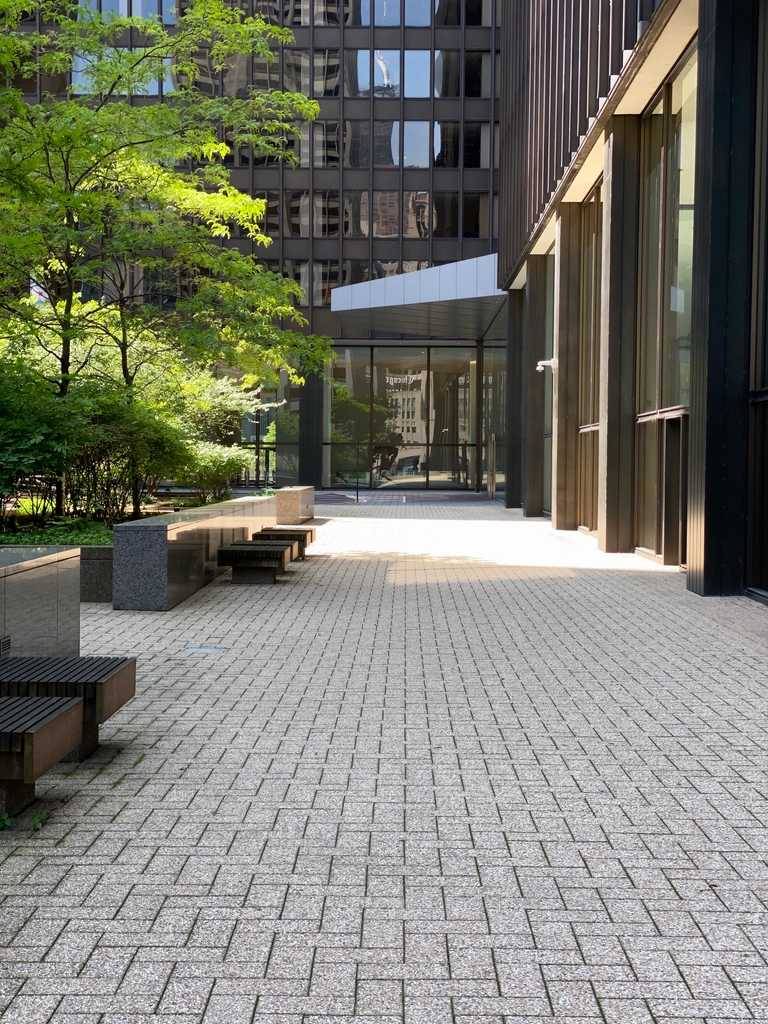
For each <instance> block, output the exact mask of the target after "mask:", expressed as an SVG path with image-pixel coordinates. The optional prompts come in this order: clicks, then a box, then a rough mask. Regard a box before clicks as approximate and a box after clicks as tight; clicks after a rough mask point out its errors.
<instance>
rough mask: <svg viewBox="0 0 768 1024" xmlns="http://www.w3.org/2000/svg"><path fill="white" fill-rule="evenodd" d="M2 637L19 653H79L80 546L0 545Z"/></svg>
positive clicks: (32, 655) (39, 654)
mask: <svg viewBox="0 0 768 1024" xmlns="http://www.w3.org/2000/svg"><path fill="white" fill-rule="evenodd" d="M264 525H265V526H271V525H274V524H272V523H265V524H264ZM0 637H10V641H11V651H12V652H13V654H15V655H17V656H20V655H23V656H24V657H27V656H28V657H41V656H43V655H77V654H79V653H80V548H78V547H65V546H62V545H54V546H50V545H28V546H27V545H23V544H9V545H8V546H0Z"/></svg>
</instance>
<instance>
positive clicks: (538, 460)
mask: <svg viewBox="0 0 768 1024" xmlns="http://www.w3.org/2000/svg"><path fill="white" fill-rule="evenodd" d="M546 317H547V257H546V256H531V257H529V259H528V262H527V280H526V283H525V306H524V313H523V360H522V367H521V375H520V376H521V380H522V386H523V473H522V478H523V487H522V491H523V493H522V505H523V515H526V516H540V515H542V514H543V512H544V374H543V373H537V371H536V364H537V363H538V362H539V360H540V359H544V358H546V354H545V334H546Z"/></svg>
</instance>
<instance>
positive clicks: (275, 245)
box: [211, 0, 501, 483]
mask: <svg viewBox="0 0 768 1024" xmlns="http://www.w3.org/2000/svg"><path fill="white" fill-rule="evenodd" d="M254 2H255V6H254V10H255V12H256V13H258V14H261V15H262V17H264V18H265V19H268V20H269V21H270V22H272V23H276V24H281V25H283V26H285V27H288V28H290V29H291V31H292V32H293V33H294V40H293V42H292V43H291V45H290V46H287V47H285V48H283V49H278V50H276V51H275V60H274V61H273V62H272V63H267V62H266V61H265V60H263V59H262V60H256V61H254V62H253V68H252V69H249V68H247V67H246V68H241V67H239V66H238V67H237V68H236V69H234V70H233V71H232V72H229V73H228V77H227V81H226V82H224V81H221V82H220V83H219V86H218V87H219V88H226V89H227V90H228V91H231V90H234V91H236V92H238V94H239V91H240V90H241V89H242V87H243V84H244V83H246V84H247V80H248V75H250V76H251V80H252V82H253V83H254V84H255V85H256V86H257V87H259V88H284V89H289V90H292V91H295V92H301V93H302V94H304V95H306V96H310V97H312V98H314V99H316V100H317V101H318V103H319V105H320V114H319V117H318V118H317V120H316V121H315V122H314V123H313V124H312V125H310V126H307V125H305V126H303V128H302V134H303V137H302V138H301V139H299V140H296V141H294V142H292V143H291V144H290V149H291V151H292V152H293V154H294V156H295V158H296V159H295V164H294V165H289V164H288V163H282V162H280V161H277V160H275V159H273V158H271V157H268V156H265V155H263V154H260V153H257V152H250V151H247V150H246V151H244V152H242V153H237V154H232V155H231V157H229V158H228V160H227V162H228V164H229V165H230V166H231V168H232V174H233V181H234V182H235V183H236V184H237V185H238V187H240V188H243V189H244V190H246V191H251V192H253V193H258V194H260V195H263V196H265V197H266V198H267V201H268V214H267V220H266V223H265V228H266V230H265V234H267V235H268V236H269V237H270V238H271V239H272V244H271V246H269V248H268V249H264V248H258V249H256V255H257V256H258V257H259V258H260V259H262V260H263V261H264V263H265V264H268V265H269V266H270V268H275V269H277V268H279V269H281V270H282V272H283V273H285V274H288V275H289V276H290V277H292V278H293V279H295V280H296V281H298V282H299V284H300V285H301V288H302V298H301V306H302V310H303V311H304V312H305V313H306V316H307V319H308V325H307V330H309V331H313V332H316V333H324V334H330V335H331V336H332V337H334V338H341V337H342V336H343V332H342V331H341V329H340V327H339V322H338V320H337V319H336V317H335V315H334V314H332V313H331V310H330V302H331V295H332V292H333V289H334V288H335V287H337V286H338V285H347V284H357V283H360V282H364V281H370V280H375V279H381V278H390V277H392V276H393V275H396V274H400V273H409V272H411V271H413V270H421V269H424V268H426V267H429V266H434V265H437V264H444V263H451V262H454V261H456V260H459V259H463V258H468V257H476V256H482V255H486V254H488V253H489V252H493V251H495V249H496V244H497V243H496V230H495V225H494V222H493V216H494V202H493V197H494V195H495V194H496V193H497V191H498V170H497V166H498V165H497V153H498V135H497V132H496V131H495V129H494V125H495V124H496V122H497V120H498V110H497V99H496V94H495V93H496V90H495V83H496V81H497V78H498V74H499V70H498V69H499V65H500V62H499V60H498V59H497V55H496V52H495V43H496V40H497V38H498V31H497V30H498V26H499V25H500V14H499V12H500V7H501V4H500V3H498V2H497V0H493V2H491V0H386V2H384V0H254ZM433 26H434V31H433V30H432V29H433ZM470 30H471V31H470ZM435 31H439V36H437V37H436V36H435ZM435 38H438V39H439V45H440V48H439V49H438V50H434V49H431V48H430V44H429V40H430V39H435ZM214 79H215V76H213V75H212V76H211V89H212V90H213V91H214V92H215V90H216V88H217V86H216V82H215V81H214ZM237 241H238V244H242V245H248V244H250V243H249V242H248V240H247V239H238V240H237ZM382 330H384V325H382ZM358 340H359V339H358ZM425 370H426V367H425V366H422V367H420V368H416V369H415V370H413V371H409V372H415V373H416V374H417V376H418V374H420V373H423V372H425ZM393 372H395V371H394V370H393ZM374 376H375V374H374ZM356 381H357V383H359V380H357V378H356ZM367 386H368V387H370V382H369V384H368V385H367ZM313 388H316V389H322V383H321V382H319V381H317V382H315V381H314V380H310V382H309V383H308V384H307V386H306V387H305V389H304V391H303V392H302V395H303V397H302V402H303V403H304V404H303V405H302V413H301V415H302V416H305V417H310V416H314V417H320V416H321V415H328V412H327V410H326V412H325V413H321V412H320V410H321V409H322V404H323V403H322V401H321V400H320V399H319V398H318V397H317V395H315V397H314V398H313V397H310V394H311V392H312V390H313ZM401 397H402V398H403V399H405V398H408V399H409V402H408V403H407V404H401V406H400V407H399V411H398V415H397V417H396V419H397V422H398V424H401V425H402V428H403V432H402V437H403V440H404V439H406V438H408V439H409V440H411V439H412V440H413V442H414V443H415V444H419V445H421V446H422V447H423V451H421V452H420V455H419V459H418V463H419V466H420V467H421V469H420V472H422V471H423V475H425V474H426V472H427V463H428V452H427V444H428V438H427V433H428V427H427V420H426V417H427V410H428V408H429V405H428V400H427V397H426V395H425V396H424V397H422V399H421V400H420V401H421V406H420V411H419V414H418V417H417V419H416V420H413V419H412V418H410V416H406V415H405V414H406V413H412V412H413V411H414V409H413V408H412V407H411V402H410V399H411V398H412V397H413V395H412V394H408V395H403V396H401ZM392 400H393V401H395V396H393V398H392ZM345 401H346V399H345ZM385 404H386V403H385ZM335 408H338V409H346V411H347V412H349V409H350V407H349V404H348V402H347V405H344V403H341V404H337V405H336V406H335ZM310 410H314V411H312V412H310ZM434 414H435V408H433V409H432V415H433V416H434ZM345 415H346V413H345ZM374 419H376V423H377V426H376V428H375V429H373V428H370V426H369V428H368V430H369V433H370V430H371V429H373V435H374V436H376V435H380V436H381V437H382V438H383V439H384V438H386V437H387V435H388V433H392V432H393V431H394V427H392V430H390V428H389V427H388V426H387V424H386V422H385V420H386V417H385V415H384V407H380V406H379V405H376V412H375V414H374ZM366 422H367V421H366ZM313 423H314V425H313V426H309V425H307V426H306V429H303V430H302V433H301V442H300V443H301V444H302V445H303V446H304V447H302V452H304V457H305V459H307V460H309V462H307V466H308V467H309V465H310V463H311V461H312V460H314V461H315V463H316V468H315V470H310V469H308V472H310V476H311V474H312V473H313V472H314V474H315V475H314V477H313V479H314V480H317V478H318V473H319V470H317V465H319V464H320V462H321V461H322V458H323V456H322V454H321V452H320V448H319V445H320V442H319V440H318V438H319V437H320V435H321V433H322V431H321V429H320V421H319V419H318V420H317V421H316V422H315V421H313ZM307 424H309V420H307ZM442 429H443V428H442V427H441V430H442ZM343 433H344V432H343V431H341V428H340V427H339V428H338V431H337V435H336V436H337V438H338V439H339V443H342V441H341V439H342V434H343ZM396 433H397V434H398V435H399V434H400V433H401V432H400V429H399V427H398V429H397V431H396ZM456 436H457V437H458V436H459V435H458V434H457V435H456ZM313 445H314V446H315V448H314V449H312V446H313ZM310 449H312V450H314V454H313V455H310V454H309V453H310ZM337 456H338V460H339V461H338V462H333V467H334V470H335V469H338V468H339V467H340V466H346V467H347V468H346V469H345V470H344V472H346V473H349V472H354V466H353V465H352V463H350V456H349V453H346V454H344V453H343V452H338V453H336V454H334V456H333V458H334V460H335V459H336V458H337ZM329 457H330V456H329ZM403 457H404V456H403ZM409 457H410V456H409ZM389 458H395V457H394V456H393V454H392V453H391V452H389V453H387V452H385V453H384V454H383V455H382V456H381V460H380V462H382V460H383V462H382V464H386V462H387V459H389ZM399 458H400V456H397V457H396V458H395V461H394V462H393V464H392V466H393V467H395V466H396V465H397V461H398V459H399ZM324 472H325V474H326V478H327V479H329V480H332V479H333V477H332V475H329V474H331V464H330V463H328V464H327V465H326V468H325V470H324ZM388 472H389V471H388ZM392 472H394V468H393V469H392ZM464 477H465V479H466V478H467V475H466V473H465V474H464ZM308 479H309V478H308ZM336 483H338V480H337V481H336Z"/></svg>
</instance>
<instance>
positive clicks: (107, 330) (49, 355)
mask: <svg viewBox="0 0 768 1024" xmlns="http://www.w3.org/2000/svg"><path fill="white" fill-rule="evenodd" d="M38 6H39V9H40V11H41V15H42V21H41V23H42V24H43V25H44V26H45V27H44V28H43V29H42V30H40V31H30V30H29V28H28V27H27V26H25V25H23V24H22V17H23V13H24V7H23V5H22V4H20V3H17V2H16V0H0V24H1V25H2V35H0V67H1V68H2V69H3V70H4V72H5V77H6V81H12V82H15V83H16V85H15V87H5V88H0V233H2V236H3V238H4V242H5V243H6V244H4V246H3V249H2V251H0V331H2V334H3V335H4V336H5V338H6V339H7V347H8V348H9V350H10V352H11V353H12V354H13V353H25V352H28V351H29V350H30V349H31V348H36V349H37V350H38V352H39V354H40V358H41V360H42V366H43V368H44V371H45V373H46V375H47V376H48V378H49V379H50V380H51V381H52V382H54V383H55V384H56V387H57V389H58V393H59V394H60V395H64V394H66V393H67V392H68V391H69V389H70V386H71V384H72V381H73V380H75V379H77V378H78V376H80V375H82V374H84V373H89V372H95V373H96V374H97V375H98V374H103V375H106V376H108V377H115V376H116V377H117V378H118V379H120V380H121V381H122V382H123V383H124V384H125V385H127V386H133V385H134V384H135V383H136V382H137V380H141V379H142V378H143V377H144V376H145V375H147V374H149V375H151V374H152V372H153V368H155V367H156V366H157V365H158V362H160V363H162V362H163V360H164V359H167V356H168V354H169V353H170V354H172V356H173V357H174V358H177V357H178V358H181V359H183V360H184V361H186V362H187V363H189V364H192V365H196V366H200V367H205V366H211V365H212V364H214V363H223V364H227V365H229V366H232V367H236V368H237V369H238V370H239V371H241V372H242V374H243V375H244V376H243V383H244V384H245V385H246V386H249V385H254V384H257V383H263V382H265V381H266V380H269V379H274V376H275V374H276V372H277V371H279V370H287V371H288V372H289V374H290V375H291V376H292V378H293V379H294V380H296V381H300V380H301V379H302V376H301V375H302V373H303V372H305V371H307V370H313V369H319V368H320V367H321V365H322V364H323V362H324V360H325V359H327V358H328V355H329V341H328V339H324V338H316V337H312V336H307V335H305V334H304V333H302V332H301V330H300V328H301V327H303V326H305V324H306V321H305V320H304V318H303V317H302V315H301V314H300V313H299V311H298V310H297V309H296V307H295V304H294V299H295V297H296V295H297V294H298V291H299V287H298V285H297V284H296V283H295V282H292V281H289V280H287V279H285V278H283V277H281V276H280V275H276V274H271V273H268V272H267V271H266V270H264V269H263V268H262V267H261V266H260V265H259V264H258V263H257V262H256V260H255V259H254V257H253V256H252V255H250V252H245V253H244V252H241V250H240V248H239V247H238V245H237V242H238V241H239V239H245V240H246V244H245V247H246V248H247V249H250V244H251V242H252V243H253V244H255V245H256V246H265V245H267V244H268V242H269V239H268V238H266V236H265V235H264V234H263V232H262V230H261V226H260V225H261V221H262V219H263V216H264V212H265V203H264V200H263V199H259V198H252V197H250V196H247V195H244V194H243V193H241V192H240V191H239V190H238V189H236V188H235V187H234V186H233V185H232V184H231V182H230V178H229V171H228V169H227V167H226V165H225V159H226V157H227V155H228V154H229V153H230V152H231V150H232V149H234V148H241V147H250V148H251V149H252V150H253V151H254V153H256V154H267V153H272V154H275V155H277V156H281V157H284V158H285V159H287V160H289V161H291V160H293V151H292V142H293V137H294V135H295V134H296V133H297V132H298V129H297V128H296V127H295V123H296V122H297V121H299V122H301V121H307V120H312V119H313V118H314V117H315V116H316V114H317V110H318V107H317V105H316V104H315V103H314V102H312V101H310V100H308V99H307V98H306V97H304V96H303V95H301V94H297V93H281V92H277V91H259V90H256V89H252V88H241V87H239V86H238V83H239V82H240V80H241V79H242V77H243V76H242V75H239V74H238V72H239V70H240V69H241V67H242V64H243V62H244V61H246V60H249V59H250V58H251V57H254V56H256V57H261V58H263V59H270V57H271V47H272V46H273V45H277V44H281V43H285V42H287V41H289V40H290V33H289V32H287V31H286V30H283V29H280V28H277V27H275V26H273V25H268V24H267V23H266V22H264V20H263V19H262V18H260V17H247V16H246V15H245V14H244V13H243V12H242V11H241V10H239V9H238V8H236V7H234V6H228V5H227V4H226V3H225V2H224V0H191V2H190V3H189V5H188V6H187V5H185V7H184V9H183V10H182V11H181V12H180V14H179V16H178V19H177V24H176V25H175V26H173V27H171V28H170V29H169V28H166V27H164V26H163V25H162V24H161V23H160V22H159V20H158V19H157V18H126V17H120V16H117V15H115V14H114V13H109V14H105V15H103V16H102V15H100V14H98V13H97V12H96V11H95V10H94V9H92V8H90V7H88V6H82V5H78V4H73V3H70V2H66V0H65V2H55V3H51V2H46V3H42V4H40V5H38ZM70 74H71V76H72V83H71V84H66V82H67V81H68V78H66V77H63V76H69V75H70ZM24 80H27V81H30V80H33V81H37V80H39V81H40V82H41V87H42V89H43V93H42V97H41V100H40V102H38V103H29V102H27V101H26V99H25V96H24V92H23V88H22V87H21V86H20V83H22V82H23V81H24ZM219 81H222V82H223V83H224V85H223V89H222V90H218V89H217V88H209V87H210V86H211V84H212V83H217V82H219ZM158 83H165V84H164V86H163V89H164V95H163V102H153V101H143V102H142V101H141V99H140V97H142V96H147V97H152V96H155V95H157V94H158ZM169 83H172V85H173V88H172V89H170V90H167V89H166V86H167V85H168V84H169ZM46 89H49V90H53V89H55V90H56V96H54V95H53V94H52V92H46V91H45V90H46ZM218 92H221V93H222V94H221V95H219V94H217V93H218ZM129 97H132V98H135V97H139V99H131V100H130V101H129V99H128V98H129ZM234 236H236V237H234ZM30 282H32V288H31V289H30ZM286 324H288V326H287V327H286V326H285V325H286Z"/></svg>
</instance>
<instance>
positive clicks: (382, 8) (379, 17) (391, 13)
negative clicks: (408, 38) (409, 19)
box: [373, 0, 400, 25]
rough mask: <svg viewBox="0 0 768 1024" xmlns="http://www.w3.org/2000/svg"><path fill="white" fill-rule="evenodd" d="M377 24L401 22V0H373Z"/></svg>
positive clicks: (397, 23)
mask: <svg viewBox="0 0 768 1024" xmlns="http://www.w3.org/2000/svg"><path fill="white" fill-rule="evenodd" d="M373 8H374V23H375V24H376V25H399V24H400V0H373Z"/></svg>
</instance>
